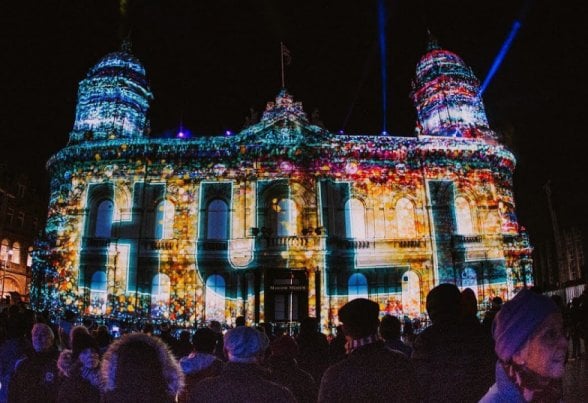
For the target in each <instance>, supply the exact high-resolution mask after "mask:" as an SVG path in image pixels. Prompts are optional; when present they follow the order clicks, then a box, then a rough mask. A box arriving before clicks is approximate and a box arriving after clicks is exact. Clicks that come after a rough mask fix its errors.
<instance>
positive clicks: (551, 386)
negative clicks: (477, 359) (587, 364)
mask: <svg viewBox="0 0 588 403" xmlns="http://www.w3.org/2000/svg"><path fill="white" fill-rule="evenodd" d="M501 364H502V367H503V368H504V372H505V373H506V376H508V378H509V379H510V380H511V382H513V383H514V384H515V385H516V387H517V388H518V389H519V390H520V391H521V394H522V395H523V397H524V396H525V392H527V394H528V393H531V392H532V396H533V398H532V399H531V401H532V402H545V403H548V402H550V403H551V402H560V401H561V400H562V397H563V383H562V380H561V379H553V378H547V377H544V376H541V375H539V374H537V373H536V372H534V371H531V370H530V369H528V368H527V367H525V366H522V365H518V364H515V363H514V362H512V361H510V362H501Z"/></svg>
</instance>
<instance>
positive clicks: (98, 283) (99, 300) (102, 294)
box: [90, 271, 107, 314]
mask: <svg viewBox="0 0 588 403" xmlns="http://www.w3.org/2000/svg"><path fill="white" fill-rule="evenodd" d="M106 284H107V283H106V273H105V272H103V271H97V272H95V273H94V274H93V275H92V281H91V283H90V309H91V311H92V313H93V314H103V313H105V312H106V295H107V289H106Z"/></svg>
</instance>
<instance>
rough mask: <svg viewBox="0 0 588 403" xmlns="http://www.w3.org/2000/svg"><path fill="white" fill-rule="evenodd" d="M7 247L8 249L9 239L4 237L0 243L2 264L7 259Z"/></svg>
mask: <svg viewBox="0 0 588 403" xmlns="http://www.w3.org/2000/svg"><path fill="white" fill-rule="evenodd" d="M8 249H10V241H9V240H8V239H6V238H4V239H3V240H2V244H0V260H2V264H4V262H6V261H7V260H8Z"/></svg>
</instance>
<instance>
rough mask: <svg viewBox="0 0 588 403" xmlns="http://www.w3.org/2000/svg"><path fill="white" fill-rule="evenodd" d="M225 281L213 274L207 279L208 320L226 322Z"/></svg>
mask: <svg viewBox="0 0 588 403" xmlns="http://www.w3.org/2000/svg"><path fill="white" fill-rule="evenodd" d="M225 289H226V286H225V279H224V278H223V276H221V275H219V274H212V275H211V276H209V277H208V279H206V320H218V321H224V320H225Z"/></svg>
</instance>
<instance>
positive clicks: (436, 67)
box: [411, 35, 494, 138]
mask: <svg viewBox="0 0 588 403" xmlns="http://www.w3.org/2000/svg"><path fill="white" fill-rule="evenodd" d="M479 89H480V83H479V81H478V79H477V78H476V76H475V75H474V73H473V72H472V69H471V68H470V67H469V66H468V65H466V64H465V62H464V61H463V60H462V59H461V57H459V56H458V55H457V54H455V53H453V52H451V51H449V50H445V49H442V48H441V47H440V46H439V44H438V43H437V40H436V39H435V38H434V37H433V36H432V35H429V43H428V45H427V52H426V53H425V54H424V55H423V56H422V57H421V59H420V60H419V62H418V64H417V67H416V77H415V80H414V81H413V83H412V94H411V96H412V100H413V102H414V104H415V107H416V109H417V117H418V119H417V133H418V134H419V135H427V136H443V137H465V138H494V134H493V133H492V132H491V130H490V128H489V127H488V120H487V118H486V112H485V110H484V105H483V103H482V99H481V98H480V96H479Z"/></svg>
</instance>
